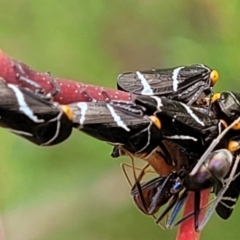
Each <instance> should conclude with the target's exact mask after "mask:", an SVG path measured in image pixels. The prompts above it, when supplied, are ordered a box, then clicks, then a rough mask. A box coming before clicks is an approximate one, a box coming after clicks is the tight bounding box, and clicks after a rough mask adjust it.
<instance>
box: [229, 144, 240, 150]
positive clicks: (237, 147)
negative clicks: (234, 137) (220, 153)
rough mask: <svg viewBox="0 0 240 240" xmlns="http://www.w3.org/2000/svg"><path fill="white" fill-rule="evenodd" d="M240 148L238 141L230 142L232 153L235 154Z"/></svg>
mask: <svg viewBox="0 0 240 240" xmlns="http://www.w3.org/2000/svg"><path fill="white" fill-rule="evenodd" d="M239 148H240V146H239V144H238V142H236V141H230V142H229V143H228V150H229V151H230V152H235V151H237V150H238V149H239Z"/></svg>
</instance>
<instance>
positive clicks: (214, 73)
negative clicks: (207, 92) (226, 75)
mask: <svg viewBox="0 0 240 240" xmlns="http://www.w3.org/2000/svg"><path fill="white" fill-rule="evenodd" d="M210 79H211V85H212V86H214V85H215V84H216V82H217V81H218V79H219V74H218V72H217V71H216V70H212V71H211V73H210Z"/></svg>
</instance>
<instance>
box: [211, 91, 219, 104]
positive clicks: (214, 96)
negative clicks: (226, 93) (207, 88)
mask: <svg viewBox="0 0 240 240" xmlns="http://www.w3.org/2000/svg"><path fill="white" fill-rule="evenodd" d="M220 96H221V94H220V93H215V94H214V95H213V96H212V99H211V100H212V103H213V102H215V101H216V100H218V99H219V98H220Z"/></svg>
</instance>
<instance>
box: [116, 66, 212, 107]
mask: <svg viewBox="0 0 240 240" xmlns="http://www.w3.org/2000/svg"><path fill="white" fill-rule="evenodd" d="M210 74H211V70H210V69H209V68H208V67H207V66H205V65H203V64H195V65H191V66H182V67H176V68H169V69H153V70H148V71H136V72H128V73H123V74H121V75H119V77H118V79H117V87H118V89H119V90H123V91H127V92H131V93H134V94H138V95H150V96H165V97H168V98H170V99H175V100H179V101H182V102H185V103H188V104H190V103H193V102H194V101H195V100H197V99H198V98H199V97H200V96H201V95H202V96H201V97H202V98H203V97H205V96H206V95H208V94H210V93H211V91H212V89H211V85H212V81H211V78H210Z"/></svg>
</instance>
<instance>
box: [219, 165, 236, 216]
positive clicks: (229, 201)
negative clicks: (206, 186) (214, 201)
mask: <svg viewBox="0 0 240 240" xmlns="http://www.w3.org/2000/svg"><path fill="white" fill-rule="evenodd" d="M239 172H240V165H238V168H237V170H236V174H235V176H234V178H233V179H232V181H231V183H230V185H229V187H228V189H227V190H226V192H225V194H224V195H223V197H222V198H221V200H220V201H219V203H218V205H217V207H216V212H217V214H218V215H219V216H220V217H221V218H223V219H228V218H229V217H230V216H231V214H232V211H233V209H234V206H235V204H236V202H237V200H238V197H239V193H240V175H239ZM222 187H223V185H222V184H221V183H219V184H218V185H216V187H214V192H215V195H217V194H218V193H219V192H220V190H221V189H222Z"/></svg>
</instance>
